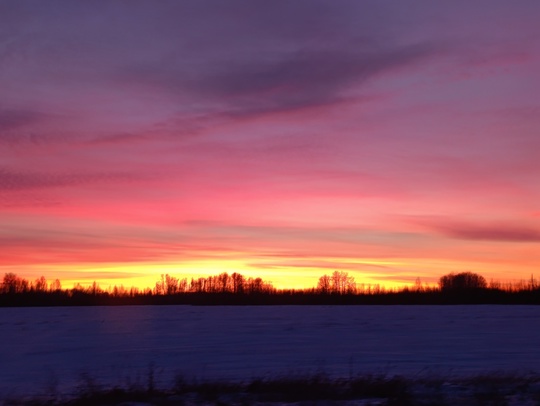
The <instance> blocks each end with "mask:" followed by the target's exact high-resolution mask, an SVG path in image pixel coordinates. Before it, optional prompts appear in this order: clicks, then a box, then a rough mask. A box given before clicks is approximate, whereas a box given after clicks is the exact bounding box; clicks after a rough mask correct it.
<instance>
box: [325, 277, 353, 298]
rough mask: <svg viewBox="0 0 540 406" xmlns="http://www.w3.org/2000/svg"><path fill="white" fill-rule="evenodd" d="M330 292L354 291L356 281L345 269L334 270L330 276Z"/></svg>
mask: <svg viewBox="0 0 540 406" xmlns="http://www.w3.org/2000/svg"><path fill="white" fill-rule="evenodd" d="M331 283H332V292H333V293H338V294H340V295H343V294H346V293H355V292H356V283H355V281H354V277H353V276H349V274H348V273H347V272H345V271H334V273H332V276H331Z"/></svg>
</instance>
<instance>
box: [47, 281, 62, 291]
mask: <svg viewBox="0 0 540 406" xmlns="http://www.w3.org/2000/svg"><path fill="white" fill-rule="evenodd" d="M49 288H50V290H51V292H55V291H60V290H62V283H61V282H60V279H55V280H54V282H51V286H50V287H49Z"/></svg>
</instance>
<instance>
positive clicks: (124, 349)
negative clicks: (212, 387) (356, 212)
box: [0, 306, 540, 399]
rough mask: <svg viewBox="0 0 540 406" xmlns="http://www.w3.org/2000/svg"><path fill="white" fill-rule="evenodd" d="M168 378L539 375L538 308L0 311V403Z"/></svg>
mask: <svg viewBox="0 0 540 406" xmlns="http://www.w3.org/2000/svg"><path fill="white" fill-rule="evenodd" d="M150 371H153V374H154V377H155V380H156V382H157V384H158V385H159V384H163V385H169V384H170V383H171V382H172V380H173V378H174V376H176V375H178V374H181V375H183V376H184V377H186V378H197V379H216V378H219V379H221V378H223V379H228V380H247V379H252V378H255V377H268V376H278V375H291V374H306V373H316V372H324V373H326V374H329V375H330V376H333V377H340V376H343V377H350V376H352V375H356V374H360V373H377V374H380V373H387V374H392V375H393V374H404V375H407V376H415V377H416V376H422V375H424V376H426V375H433V374H438V375H441V376H456V375H472V374H477V373H484V372H494V371H504V372H535V373H538V372H540V307H534V306H269V307H251V306H247V307H222V306H217V307H191V306H132V307H67V308H59V307H57V308H1V309H0V399H1V398H3V397H7V396H10V397H11V396H17V395H28V394H39V393H45V392H47V391H53V390H54V391H60V392H62V391H70V390H73V388H74V387H76V386H77V385H78V384H79V383H80V382H81V379H83V378H82V377H83V376H85V377H86V378H85V379H92V380H95V381H96V382H98V383H100V384H106V385H122V386H126V385H127V384H129V383H135V382H136V381H140V382H141V383H143V384H144V383H145V382H146V381H147V379H148V376H149V373H150Z"/></svg>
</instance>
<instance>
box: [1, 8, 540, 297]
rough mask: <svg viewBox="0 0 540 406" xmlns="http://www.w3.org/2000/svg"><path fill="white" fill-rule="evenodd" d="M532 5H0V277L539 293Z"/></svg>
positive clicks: (539, 79)
mask: <svg viewBox="0 0 540 406" xmlns="http://www.w3.org/2000/svg"><path fill="white" fill-rule="evenodd" d="M539 16H540V2H539V1H537V0H521V1H510V0H508V1H498V0H474V1H471V0H463V1H461V0H457V1H451V2H450V1H448V2H434V1H431V0H410V1H399V0H394V1H385V0H382V1H381V0H373V1H363V0H350V1H349V0H343V1H340V0H327V1H319V0H306V1H302V0H291V1H289V0H287V1H279V0H272V1H262V0H261V1H257V0H246V1H244V0H238V1H236V0H235V1H221V0H215V1H206V0H193V1H159V2H157V1H150V0H148V1H99V0H92V1H38V0H36V1H9V0H0V244H1V245H0V273H1V274H2V275H3V274H4V273H5V272H16V273H17V274H19V275H21V276H23V277H26V278H29V279H34V278H36V277H37V276H40V275H44V276H46V277H47V278H48V279H54V278H59V279H61V280H62V281H63V282H64V287H71V285H72V284H73V282H75V281H77V282H81V283H83V284H84V283H88V282H90V281H93V280H96V281H98V282H100V284H101V286H102V287H108V286H111V285H114V284H123V285H125V286H131V285H137V286H152V285H153V284H154V282H155V281H156V280H157V279H158V277H159V275H160V274H162V273H169V274H172V275H174V276H177V277H183V276H192V275H193V276H205V275H210V274H212V275H213V274H217V273H221V272H224V271H225V272H229V273H232V272H240V273H243V274H244V275H246V276H261V277H263V278H264V279H265V280H268V281H271V282H272V283H273V284H274V286H276V287H295V288H301V287H311V286H314V285H316V283H317V279H318V277H319V276H321V275H323V274H330V273H332V272H333V271H334V270H343V271H347V272H349V273H350V274H352V275H353V276H354V277H355V279H356V281H357V282H365V283H381V284H386V285H399V286H402V285H405V284H410V283H414V281H415V279H416V278H417V277H420V278H421V280H422V281H424V282H426V283H435V282H436V280H437V279H438V278H439V277H440V276H441V275H443V274H445V273H448V272H461V271H473V272H478V273H481V274H482V275H484V276H485V277H486V278H487V279H490V278H494V279H497V280H503V281H507V280H508V281H509V280H520V279H529V278H530V277H531V274H534V275H535V277H536V276H538V277H539V279H540V24H539Z"/></svg>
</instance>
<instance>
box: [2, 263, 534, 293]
mask: <svg viewBox="0 0 540 406" xmlns="http://www.w3.org/2000/svg"><path fill="white" fill-rule="evenodd" d="M317 261H319V262H321V263H323V262H324V263H326V264H333V265H335V267H321V266H315V265H313V263H316V262H317ZM363 265H365V269H364V268H363ZM507 266H508V264H497V263H496V264H488V265H486V264H484V263H482V264H479V263H475V262H473V261H468V262H461V261H451V260H448V259H444V260H443V259H429V258H391V259H380V258H336V257H328V258H325V257H320V258H310V259H298V260H295V263H294V266H287V265H276V264H275V263H271V262H267V260H266V259H264V258H253V259H250V260H249V261H247V260H239V259H234V258H219V259H208V260H200V259H197V260H191V261H185V260H184V261H182V262H175V263H173V262H167V263H124V264H79V265H69V264H62V265H54V266H53V265H47V266H37V265H33V266H25V267H24V269H22V270H21V269H18V268H17V267H11V268H10V267H0V272H2V271H3V272H14V273H17V274H18V275H19V276H21V277H24V278H26V279H28V280H30V281H34V280H35V279H37V278H38V277H40V276H42V275H43V276H45V277H46V278H47V280H48V281H49V283H50V282H53V281H54V280H55V279H57V278H58V279H59V280H60V281H61V283H62V287H63V288H64V289H70V288H72V287H73V286H74V285H75V284H77V283H80V284H81V285H82V286H89V285H90V284H92V283H93V282H94V281H95V282H97V283H98V284H99V285H100V287H101V288H103V289H111V288H113V287H114V286H115V285H116V286H120V285H122V286H124V287H125V288H131V287H136V288H139V289H145V288H153V287H154V286H155V284H156V282H157V281H158V280H160V278H161V275H162V274H169V275H171V276H174V277H177V278H180V279H182V278H187V279H188V281H189V280H190V279H191V278H199V277H208V276H213V275H218V274H220V273H222V272H227V273H228V274H229V275H230V274H232V273H234V272H238V273H241V274H242V275H244V276H245V277H246V278H249V277H253V278H256V277H261V278H262V279H263V280H265V281H267V282H270V283H272V285H273V286H274V287H276V288H278V289H306V288H312V287H316V286H317V282H318V279H319V278H320V277H321V276H322V275H331V274H332V273H333V272H334V271H335V270H338V271H345V272H348V273H349V275H350V276H353V277H354V278H355V281H356V283H357V284H365V285H379V286H381V287H384V288H387V289H393V288H398V289H399V288H402V287H404V286H411V285H413V284H414V283H415V280H416V279H417V278H420V281H421V282H422V284H424V285H426V284H427V285H429V286H433V285H436V283H437V280H438V278H439V277H440V276H442V275H444V274H447V273H450V272H460V271H472V272H476V273H479V274H481V275H482V276H484V277H485V278H486V279H487V280H488V281H489V280H491V279H494V280H498V281H501V282H505V281H517V280H528V279H529V278H530V275H531V274H533V273H534V268H531V269H530V272H529V269H528V268H527V269H526V270H525V271H524V272H523V271H522V272H520V273H519V275H509V274H508V273H505V270H506V269H505V268H506V267H507ZM378 267H381V270H380V271H378Z"/></svg>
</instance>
